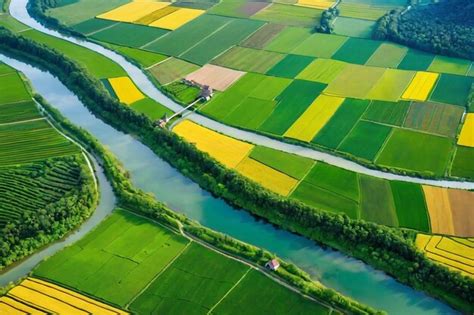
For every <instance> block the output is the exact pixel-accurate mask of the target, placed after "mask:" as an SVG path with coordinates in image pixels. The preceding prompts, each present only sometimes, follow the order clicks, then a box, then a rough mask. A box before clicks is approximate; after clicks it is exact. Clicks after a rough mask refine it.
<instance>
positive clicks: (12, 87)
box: [0, 72, 31, 104]
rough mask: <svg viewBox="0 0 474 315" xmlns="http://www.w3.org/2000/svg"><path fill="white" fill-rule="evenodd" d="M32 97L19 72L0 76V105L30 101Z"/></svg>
mask: <svg viewBox="0 0 474 315" xmlns="http://www.w3.org/2000/svg"><path fill="white" fill-rule="evenodd" d="M30 99H31V95H30V93H29V92H28V91H27V89H26V87H25V83H24V82H23V79H22V78H21V77H20V75H19V74H18V73H17V72H11V73H9V74H6V75H2V76H0V104H3V103H15V102H20V101H26V100H30Z"/></svg>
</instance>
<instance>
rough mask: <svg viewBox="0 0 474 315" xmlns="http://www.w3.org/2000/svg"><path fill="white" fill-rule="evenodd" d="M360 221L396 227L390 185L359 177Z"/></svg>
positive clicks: (382, 181) (384, 181) (396, 221)
mask: <svg viewBox="0 0 474 315" xmlns="http://www.w3.org/2000/svg"><path fill="white" fill-rule="evenodd" d="M360 191H361V219H364V220H367V221H372V222H377V223H380V224H384V225H389V226H398V219H397V214H396V210H395V203H394V201H393V196H392V191H391V188H390V183H389V182H388V181H386V180H383V179H379V178H375V177H369V176H366V175H361V176H360Z"/></svg>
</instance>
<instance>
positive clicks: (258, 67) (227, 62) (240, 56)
mask: <svg viewBox="0 0 474 315" xmlns="http://www.w3.org/2000/svg"><path fill="white" fill-rule="evenodd" d="M283 58H285V55H284V54H280V53H276V52H272V51H265V50H257V49H253V48H246V47H240V46H236V47H233V48H231V49H229V50H228V51H227V52H225V53H224V54H222V55H221V56H219V57H217V58H216V59H214V60H213V61H212V63H213V64H216V65H219V66H223V67H227V68H232V69H236V70H242V71H248V72H257V73H265V72H267V71H268V70H270V69H271V68H273V67H274V66H275V65H276V64H278V63H279V62H280V61H281V60H282V59H283Z"/></svg>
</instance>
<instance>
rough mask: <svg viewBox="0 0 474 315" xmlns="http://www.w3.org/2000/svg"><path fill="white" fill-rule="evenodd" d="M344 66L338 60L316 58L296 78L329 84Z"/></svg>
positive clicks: (344, 64) (343, 63)
mask: <svg viewBox="0 0 474 315" xmlns="http://www.w3.org/2000/svg"><path fill="white" fill-rule="evenodd" d="M346 66H347V64H346V63H345V62H342V61H339V60H332V59H322V58H318V59H316V60H314V61H313V62H311V63H310V64H309V65H308V66H307V67H306V68H305V69H304V70H303V71H301V72H300V73H299V74H298V76H297V77H296V78H297V79H302V80H308V81H315V82H321V83H326V84H329V83H330V82H332V80H334V79H335V78H336V77H337V76H338V75H339V74H340V73H341V72H342V71H343V70H344V68H345V67H346Z"/></svg>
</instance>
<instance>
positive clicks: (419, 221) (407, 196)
mask: <svg viewBox="0 0 474 315" xmlns="http://www.w3.org/2000/svg"><path fill="white" fill-rule="evenodd" d="M390 187H391V189H392V193H393V200H394V202H395V208H396V209H397V218H398V224H399V226H400V227H405V228H409V229H414V230H417V231H422V232H430V222H429V218H428V209H427V208H426V204H425V197H424V194H423V189H422V188H421V186H420V185H419V184H414V183H407V182H398V181H391V182H390Z"/></svg>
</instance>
